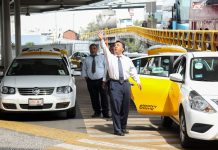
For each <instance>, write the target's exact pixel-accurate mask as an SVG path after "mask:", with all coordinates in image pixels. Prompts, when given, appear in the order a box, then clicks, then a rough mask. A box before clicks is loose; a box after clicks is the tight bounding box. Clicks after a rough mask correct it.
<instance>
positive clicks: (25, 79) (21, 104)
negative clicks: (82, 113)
mask: <svg viewBox="0 0 218 150" xmlns="http://www.w3.org/2000/svg"><path fill="white" fill-rule="evenodd" d="M69 64H70V63H69V61H68V59H67V57H66V56H64V55H63V54H62V53H60V52H57V51H53V50H52V51H43V50H41V49H39V50H33V51H32V50H26V51H24V52H22V53H21V55H19V56H17V57H16V58H15V59H14V60H13V62H12V63H11V64H10V66H9V68H8V69H7V70H6V73H5V75H4V77H3V78H2V81H1V83H0V109H1V110H3V111H7V112H20V111H21V112H30V111H38V112H42V111H66V115H67V117H70V118H73V117H75V115H76V86H75V79H74V77H73V75H72V73H73V71H72V70H71V68H70V65H69Z"/></svg>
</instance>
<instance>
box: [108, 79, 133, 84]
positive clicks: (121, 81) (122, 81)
mask: <svg viewBox="0 0 218 150" xmlns="http://www.w3.org/2000/svg"><path fill="white" fill-rule="evenodd" d="M110 81H114V82H119V83H124V82H129V81H128V80H114V79H110Z"/></svg>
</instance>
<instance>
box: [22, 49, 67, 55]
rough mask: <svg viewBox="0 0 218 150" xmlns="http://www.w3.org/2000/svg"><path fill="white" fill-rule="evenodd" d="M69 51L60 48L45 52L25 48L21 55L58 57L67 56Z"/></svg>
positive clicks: (43, 50)
mask: <svg viewBox="0 0 218 150" xmlns="http://www.w3.org/2000/svg"><path fill="white" fill-rule="evenodd" d="M67 53H68V52H67V50H64V49H58V48H53V49H52V50H45V49H43V48H35V49H30V48H24V49H22V54H21V55H56V56H58V55H59V56H63V55H67Z"/></svg>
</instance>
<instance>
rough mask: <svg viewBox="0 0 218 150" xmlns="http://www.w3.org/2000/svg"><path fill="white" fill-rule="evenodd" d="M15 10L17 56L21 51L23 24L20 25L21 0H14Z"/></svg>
mask: <svg viewBox="0 0 218 150" xmlns="http://www.w3.org/2000/svg"><path fill="white" fill-rule="evenodd" d="M14 6H15V7H14V12H15V18H14V19H15V23H14V25H15V49H16V56H17V55H19V54H20V52H21V26H20V0H15V1H14Z"/></svg>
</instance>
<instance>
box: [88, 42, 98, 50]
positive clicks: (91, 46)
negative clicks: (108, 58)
mask: <svg viewBox="0 0 218 150" xmlns="http://www.w3.org/2000/svg"><path fill="white" fill-rule="evenodd" d="M92 46H96V47H97V44H95V43H93V44H91V45H89V49H90V48H91V47H92Z"/></svg>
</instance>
